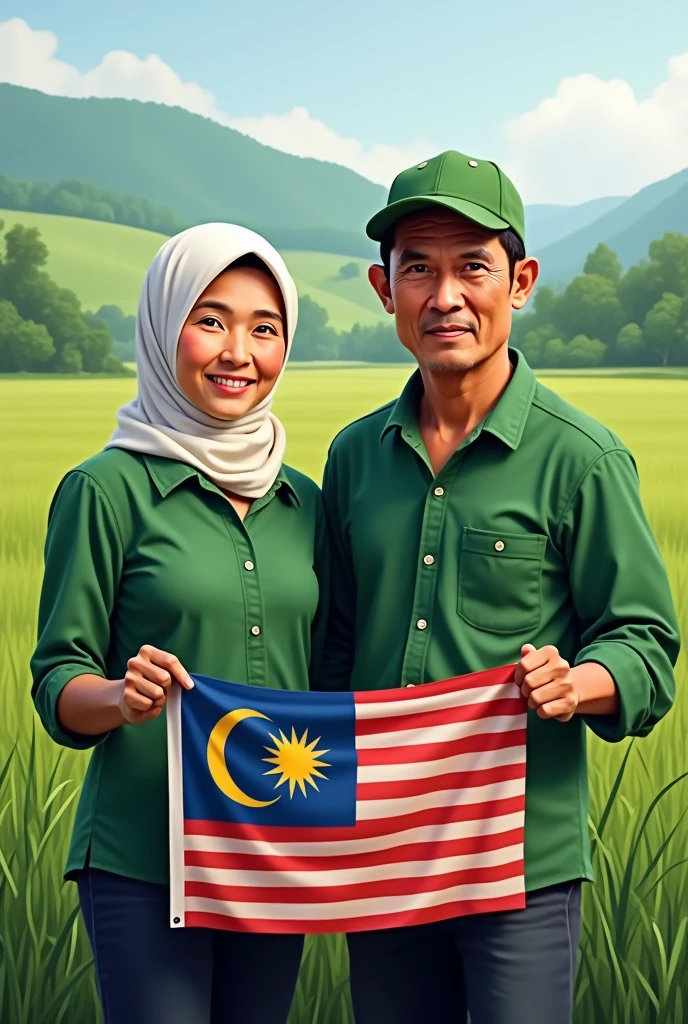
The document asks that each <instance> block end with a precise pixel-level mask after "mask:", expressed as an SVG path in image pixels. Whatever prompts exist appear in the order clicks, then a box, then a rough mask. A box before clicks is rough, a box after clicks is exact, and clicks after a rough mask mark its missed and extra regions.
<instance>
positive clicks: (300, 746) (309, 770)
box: [263, 725, 332, 800]
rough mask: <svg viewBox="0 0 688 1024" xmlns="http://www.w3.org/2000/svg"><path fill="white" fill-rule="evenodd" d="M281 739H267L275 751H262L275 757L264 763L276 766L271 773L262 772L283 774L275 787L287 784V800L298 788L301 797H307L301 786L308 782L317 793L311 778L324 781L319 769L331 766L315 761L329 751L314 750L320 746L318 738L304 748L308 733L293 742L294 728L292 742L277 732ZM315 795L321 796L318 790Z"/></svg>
mask: <svg viewBox="0 0 688 1024" xmlns="http://www.w3.org/2000/svg"><path fill="white" fill-rule="evenodd" d="M280 736H281V739H277V737H276V736H273V735H272V733H270V737H271V739H272V740H273V742H274V744H275V748H276V749H273V748H272V747H268V746H266V747H265V749H266V750H267V751H268V753H270V754H274V755H275V756H274V757H264V758H263V760H264V761H265V762H267V763H268V764H274V765H276V767H275V768H271V769H270V771H267V772H265V773H264V774H265V775H279V774H280V772H281V774H282V778H281V779H280V780H279V782H276V783H275V789H277V787H278V786H281V785H282V783H283V782H288V783H289V799H290V800H291V798H292V797H293V795H294V788H295V787H296V786H298V787H299V789H300V790H301V792H302V793H303V795H304V796H306V787H305V786H304V782H308V783H309V784H310V785H311V786H312V787H313V789H316V790H317V789H318V787H317V785H316V783H315V782H314V781H313V776H314V775H317V777H318V778H319V779H327V775H323V774H322V772H319V771H318V768H331V767H332V765H330V764H328V763H327V762H326V761H319V760H318V758H319V757H320V756H321V754H328V753H329V749H328V750H315V749H314V748H315V746H316V745H317V744H318V743H319V742H320V737H319V736H318V738H317V739H315V740H313V742H312V743H309V744H308V745H306V740H307V739H308V729H306V730H305V731H304V734H303V736H302V737H301V739H300V740H298V739H297V738H296V730H295V729H294V726H293V725H292V727H291V739H289V740H288V739H287V737H286V736H285V735H284V733H283V732H282V730H281V729H280ZM318 792H320V791H319V790H318Z"/></svg>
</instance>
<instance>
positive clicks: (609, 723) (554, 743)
mask: <svg viewBox="0 0 688 1024" xmlns="http://www.w3.org/2000/svg"><path fill="white" fill-rule="evenodd" d="M511 358H512V361H513V362H514V363H515V364H516V365H515V371H514V374H513V376H512V378H511V381H510V383H509V385H508V387H507V388H506V390H505V392H504V393H503V395H502V397H501V398H500V400H499V402H498V403H497V404H496V406H495V407H494V409H493V410H492V412H491V413H490V414H489V415H488V416H487V417H486V418H485V420H484V421H483V423H482V424H481V426H480V427H478V428H477V429H476V430H474V431H473V432H472V433H471V435H470V436H469V437H468V438H467V439H466V441H465V443H464V444H463V445H461V447H460V448H459V449H458V450H457V451H456V452H455V453H454V454H453V455H452V457H451V458H450V459H449V461H448V462H447V464H446V465H445V466H444V468H443V469H442V470H441V472H440V473H438V475H437V476H435V475H434V473H433V471H432V469H431V466H430V463H429V460H428V456H427V453H426V450H425V447H424V444H423V441H422V440H421V436H420V432H419V429H418V424H417V408H418V401H419V398H420V395H421V393H422V380H421V378H420V374H419V373H418V372H416V373H415V374H414V375H413V376H412V378H411V379H410V381H409V383H408V384H407V386H406V388H405V390H404V391H403V393H402V395H401V397H400V398H399V400H398V401H397V402H395V403H391V404H389V405H387V406H384V407H383V408H382V409H379V410H377V411H376V412H373V413H371V414H370V415H369V416H366V417H364V418H363V419H360V420H358V421H356V422H355V423H352V424H350V425H349V426H348V427H346V428H345V429H344V430H343V431H342V432H341V433H340V434H339V435H338V436H337V437H336V438H335V440H334V442H333V444H332V446H331V449H330V454H329V458H328V462H327V466H326V469H325V476H324V481H323V496H324V499H325V507H326V510H327V513H328V518H329V519H330V520H331V526H332V534H333V537H332V544H333V549H332V579H333V604H332V608H331V620H330V621H331V626H330V630H329V637H328V644H327V650H326V657H325V662H324V664H323V671H322V674H321V676H320V678H319V680H318V686H319V687H322V688H323V689H347V688H349V687H350V688H351V689H353V690H369V689H381V688H384V687H396V686H400V685H402V686H403V685H411V684H413V685H417V684H419V683H423V682H428V681H432V680H440V679H446V678H450V677H453V676H455V675H460V674H463V673H467V672H475V671H479V670H482V669H489V668H494V667H497V666H500V665H508V664H512V663H515V662H517V661H518V660H519V658H520V650H521V646H522V645H523V644H525V643H532V644H535V645H536V646H537V647H541V646H543V645H546V644H553V645H555V646H556V647H558V648H559V651H560V653H561V655H562V656H563V657H564V658H566V660H568V661H569V662H570V663H571V664H572V665H573V664H580V663H581V662H587V661H593V662H598V663H599V664H601V665H603V666H604V667H605V668H606V669H607V670H608V671H609V672H610V673H611V675H612V676H613V678H614V680H615V682H616V684H617V686H618V690H619V694H620V702H621V709H620V712H619V714H618V715H614V716H609V717H606V716H599V717H592V716H590V717H584V716H582V715H575V716H574V717H573V719H572V720H570V721H569V722H568V723H562V722H557V721H544V720H543V719H540V718H538V717H537V715H536V714H535V712H530V713H529V716H528V729H527V752H526V757H527V768H526V773H527V774H526V826H525V864H526V886H527V888H528V889H535V888H539V887H541V886H546V885H550V884H555V883H557V882H563V881H567V880H570V879H574V878H579V877H582V878H589V879H591V878H592V877H593V876H592V868H591V859H590V849H589V835H588V826H587V812H588V775H587V759H586V723H587V725H588V726H589V727H590V728H591V729H592V730H593V732H595V733H597V734H598V735H599V736H601V737H603V738H605V739H607V740H609V741H616V740H621V739H622V738H624V737H626V736H629V735H633V736H645V735H647V734H648V733H649V732H650V730H651V729H652V727H653V726H654V725H655V723H656V722H658V721H659V719H661V718H662V716H663V715H665V714H666V713H667V711H668V710H669V708H670V707H671V705H672V703H673V699H674V696H675V683H674V676H673V666H674V664H675V662H676V658H677V655H678V650H679V636H678V627H677V621H676V617H675V612H674V608H673V606H672V599H671V594H670V590H669V584H668V579H667V574H666V571H665V568H664V565H663V563H662V559H661V557H660V554H659V551H658V548H657V545H656V543H655V540H654V538H653V536H652V533H651V531H650V527H649V525H648V523H647V520H646V518H645V515H644V513H643V509H642V506H641V502H640V496H639V486H638V478H637V474H636V468H635V464H634V462H633V459H632V457H631V455H630V453H629V452H628V450H627V449H626V448H625V447H624V446H623V444H622V443H621V442H620V441H619V440H618V439H617V438H616V437H615V436H614V435H613V434H611V433H610V432H609V431H608V430H606V429H605V428H604V427H602V426H600V425H599V424H598V423H596V422H595V421H593V420H592V419H589V418H588V417H587V416H585V415H584V414H582V413H581V412H578V411H577V410H576V409H574V408H572V407H571V406H569V405H568V404H567V403H565V402H564V401H562V400H561V399H560V398H559V397H558V396H557V395H555V394H553V393H552V392H551V391H549V390H548V389H547V388H545V387H543V386H542V385H540V384H539V383H538V382H537V381H536V379H535V376H534V374H533V373H532V371H531V370H530V368H529V367H528V366H527V364H526V362H525V360H524V359H523V357H522V356H521V355H519V354H518V353H516V352H513V353H511Z"/></svg>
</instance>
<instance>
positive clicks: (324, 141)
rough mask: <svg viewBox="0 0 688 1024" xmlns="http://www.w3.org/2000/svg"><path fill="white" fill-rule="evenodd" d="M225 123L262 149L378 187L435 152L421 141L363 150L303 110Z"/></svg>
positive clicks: (426, 143) (389, 182) (388, 182)
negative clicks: (308, 159) (338, 169)
mask: <svg viewBox="0 0 688 1024" xmlns="http://www.w3.org/2000/svg"><path fill="white" fill-rule="evenodd" d="M228 123H230V124H231V126H232V127H233V128H236V129H237V130H238V131H240V132H243V133H244V134H245V135H251V136H252V137H253V138H254V139H258V140H259V141H260V142H263V143H265V145H266V146H274V148H275V149H282V150H284V152H285V153H293V154H294V155H295V156H312V157H317V158H318V159H320V160H329V161H331V162H332V163H335V164H343V166H344V167H351V168H352V169H353V170H355V171H358V173H359V174H362V175H363V176H364V177H366V178H370V180H371V181H376V182H378V183H379V184H382V185H389V184H391V181H392V179H393V178H394V176H395V175H396V174H397V173H398V172H399V171H402V170H403V169H404V168H405V167H409V166H410V165H411V164H414V163H416V162H417V161H419V160H422V159H424V158H425V157H427V156H431V155H432V154H433V153H434V152H436V150H437V147H436V146H433V145H432V143H430V142H424V141H416V142H412V143H410V145H408V146H406V147H405V148H404V149H396V148H395V147H393V146H383V145H376V146H373V147H372V148H371V149H365V147H364V146H363V144H362V143H360V142H359V141H358V139H344V138H342V136H341V135H337V133H336V132H335V131H334V130H333V129H332V128H329V127H328V126H327V125H326V124H323V122H322V121H317V120H316V119H315V118H313V117H311V115H310V114H309V113H308V111H307V110H306V109H305V108H304V107H295V108H294V109H293V110H291V111H289V113H288V114H284V115H283V116H280V117H277V116H274V115H272V114H266V115H264V116H263V117H245V118H234V119H232V120H231V121H230V122H228Z"/></svg>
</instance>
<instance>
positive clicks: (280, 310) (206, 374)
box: [177, 267, 286, 420]
mask: <svg viewBox="0 0 688 1024" xmlns="http://www.w3.org/2000/svg"><path fill="white" fill-rule="evenodd" d="M285 326H286V314H285V310H284V302H283V300H282V293H281V292H280V289H279V287H278V285H277V283H276V281H275V280H274V278H273V277H272V276H271V275H269V274H266V273H263V272H262V271H260V270H254V269H253V268H249V267H235V268H233V269H229V270H225V271H224V272H223V273H222V274H219V275H218V276H217V277H216V278H215V280H214V281H213V282H212V283H211V284H210V285H208V287H207V288H206V290H205V291H204V292H203V294H202V295H200V296H199V298H198V300H197V301H196V304H195V306H194V308H193V309H192V310H191V312H190V313H189V316H188V317H187V319H186V323H185V324H184V326H183V328H182V331H181V334H180V336H179V346H178V348H177V380H178V381H179V385H180V387H181V388H182V390H183V391H184V393H185V395H186V396H187V398H189V399H190V400H191V401H192V402H193V404H194V405H195V406H196V407H197V408H198V409H201V411H202V412H205V413H208V414H209V415H210V416H214V417H216V418H217V419H220V420H234V419H237V418H238V417H239V416H243V415H245V413H247V412H249V410H251V409H252V408H253V407H254V406H256V405H258V403H259V402H261V401H262V400H263V399H264V398H265V397H266V395H268V394H269V393H270V391H271V390H272V388H273V387H274V385H275V381H276V380H277V377H278V376H279V373H280V370H281V369H282V364H283V362H284V356H285V350H286V342H285Z"/></svg>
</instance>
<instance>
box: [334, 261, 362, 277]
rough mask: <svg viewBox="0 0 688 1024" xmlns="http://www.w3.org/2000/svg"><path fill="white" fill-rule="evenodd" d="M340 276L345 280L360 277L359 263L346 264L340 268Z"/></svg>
mask: <svg viewBox="0 0 688 1024" xmlns="http://www.w3.org/2000/svg"><path fill="white" fill-rule="evenodd" d="M339 276H340V277H342V278H345V279H348V278H351V277H360V276H361V268H360V267H359V265H358V263H353V262H351V263H345V264H344V265H343V266H341V267H340V268H339Z"/></svg>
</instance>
